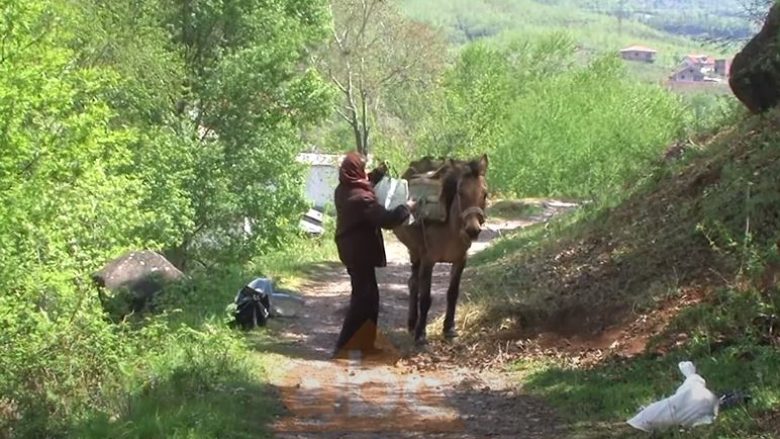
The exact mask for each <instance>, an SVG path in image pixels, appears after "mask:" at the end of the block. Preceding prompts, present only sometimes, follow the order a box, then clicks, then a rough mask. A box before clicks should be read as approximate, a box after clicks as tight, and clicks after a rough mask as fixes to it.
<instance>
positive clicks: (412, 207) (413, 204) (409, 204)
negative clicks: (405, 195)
mask: <svg viewBox="0 0 780 439" xmlns="http://www.w3.org/2000/svg"><path fill="white" fill-rule="evenodd" d="M406 207H407V208H408V209H409V212H411V213H414V212H415V211H417V202H416V201H414V200H409V201H407V202H406Z"/></svg>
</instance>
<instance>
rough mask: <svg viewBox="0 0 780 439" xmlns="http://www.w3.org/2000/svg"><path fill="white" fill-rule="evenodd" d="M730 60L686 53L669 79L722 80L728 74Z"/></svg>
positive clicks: (677, 80)
mask: <svg viewBox="0 0 780 439" xmlns="http://www.w3.org/2000/svg"><path fill="white" fill-rule="evenodd" d="M730 68H731V60H730V59H723V58H714V57H712V56H709V55H686V56H685V57H683V59H682V61H681V62H680V67H679V68H678V69H677V71H676V72H674V73H673V74H672V75H671V76H670V77H669V80H671V81H675V82H700V81H704V82H722V78H725V77H727V76H728V74H729V69H730Z"/></svg>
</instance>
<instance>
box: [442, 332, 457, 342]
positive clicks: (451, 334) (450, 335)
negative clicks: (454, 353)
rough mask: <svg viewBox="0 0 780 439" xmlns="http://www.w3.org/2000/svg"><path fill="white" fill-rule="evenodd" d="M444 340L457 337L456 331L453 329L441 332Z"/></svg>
mask: <svg viewBox="0 0 780 439" xmlns="http://www.w3.org/2000/svg"><path fill="white" fill-rule="evenodd" d="M443 335H444V338H445V339H447V340H452V339H453V338H457V337H458V331H456V330H454V329H445V330H444V332H443Z"/></svg>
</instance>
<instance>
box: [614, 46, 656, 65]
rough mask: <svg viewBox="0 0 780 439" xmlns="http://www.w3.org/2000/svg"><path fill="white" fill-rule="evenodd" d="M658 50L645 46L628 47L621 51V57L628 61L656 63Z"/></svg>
mask: <svg viewBox="0 0 780 439" xmlns="http://www.w3.org/2000/svg"><path fill="white" fill-rule="evenodd" d="M656 53H658V52H656V50H655V49H651V48H649V47H644V46H631V47H626V48H625V49H622V50H621V51H620V57H621V58H623V59H625V60H628V61H641V62H647V63H652V62H655V55H656Z"/></svg>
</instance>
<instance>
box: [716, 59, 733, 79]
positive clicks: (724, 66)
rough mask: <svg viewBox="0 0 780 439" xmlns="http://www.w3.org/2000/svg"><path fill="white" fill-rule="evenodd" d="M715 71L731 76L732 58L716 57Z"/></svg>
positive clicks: (721, 74)
mask: <svg viewBox="0 0 780 439" xmlns="http://www.w3.org/2000/svg"><path fill="white" fill-rule="evenodd" d="M713 71H714V72H715V74H716V75H719V76H724V77H725V76H729V72H731V59H716V60H715V67H714V68H713Z"/></svg>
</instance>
